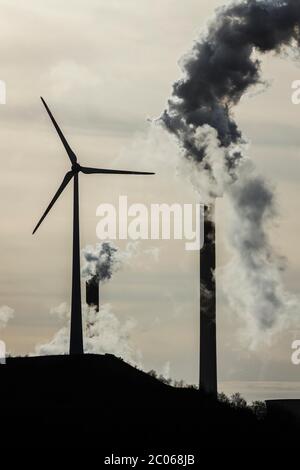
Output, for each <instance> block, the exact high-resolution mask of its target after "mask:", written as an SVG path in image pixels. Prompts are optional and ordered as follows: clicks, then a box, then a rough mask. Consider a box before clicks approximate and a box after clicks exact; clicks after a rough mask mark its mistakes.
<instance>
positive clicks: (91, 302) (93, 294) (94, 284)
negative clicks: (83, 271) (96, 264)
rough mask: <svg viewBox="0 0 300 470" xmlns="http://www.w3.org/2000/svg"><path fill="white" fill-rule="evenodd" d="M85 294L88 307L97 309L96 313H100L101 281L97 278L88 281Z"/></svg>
mask: <svg viewBox="0 0 300 470" xmlns="http://www.w3.org/2000/svg"><path fill="white" fill-rule="evenodd" d="M85 294H86V303H87V305H88V306H89V307H94V308H96V312H99V279H98V277H97V276H94V277H93V278H92V279H89V280H88V281H86V283H85Z"/></svg>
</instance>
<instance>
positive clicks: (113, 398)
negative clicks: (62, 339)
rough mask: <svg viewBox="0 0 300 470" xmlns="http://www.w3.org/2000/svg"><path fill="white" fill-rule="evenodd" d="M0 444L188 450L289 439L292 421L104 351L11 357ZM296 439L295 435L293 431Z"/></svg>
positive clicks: (0, 395)
mask: <svg viewBox="0 0 300 470" xmlns="http://www.w3.org/2000/svg"><path fill="white" fill-rule="evenodd" d="M0 383H1V387H0V399H1V407H0V422H1V432H0V439H1V444H2V446H20V445H22V446H26V447H51V448H53V447H67V446H70V445H71V446H80V447H82V446H93V447H97V448H98V450H99V452H102V453H105V452H106V453H109V452H114V453H117V452H119V453H121V454H122V451H123V452H126V454H127V455H130V450H131V451H133V450H136V449H139V451H140V452H141V451H144V452H145V453H147V452H148V451H149V452H150V451H154V450H155V451H156V452H157V451H159V450H160V451H162V452H164V453H167V452H169V451H172V450H173V451H176V453H177V454H178V453H180V452H189V453H192V452H196V451H197V450H199V449H203V448H208V447H247V446H250V447H252V448H253V447H260V446H261V447H265V446H266V445H278V444H280V445H284V444H290V443H291V439H292V437H293V435H294V432H295V429H296V424H295V423H294V422H293V420H292V419H291V418H290V417H287V416H286V415H285V416H284V425H285V426H284V429H283V428H282V426H281V423H282V422H283V421H282V418H281V417H280V416H279V415H278V416H277V417H276V416H275V415H274V416H272V417H267V419H266V420H262V421H258V420H257V419H256V417H255V416H254V415H253V413H252V412H251V411H249V410H248V409H234V408H233V407H231V406H229V405H228V404H224V403H220V402H217V401H215V400H214V399H212V398H210V397H208V396H205V395H204V394H202V393H201V392H199V391H198V390H194V389H184V388H174V387H171V386H168V385H165V384H163V383H162V382H160V381H158V380H157V379H155V378H153V377H151V376H150V375H148V374H146V373H144V372H142V371H140V370H137V369H135V368H134V367H132V366H130V365H128V364H127V363H125V362H124V361H122V360H120V359H117V358H116V357H114V356H112V355H108V354H106V355H103V356H101V355H88V354H86V355H84V356H47V357H26V358H11V359H8V360H7V364H6V365H3V366H0ZM295 438H296V437H295Z"/></svg>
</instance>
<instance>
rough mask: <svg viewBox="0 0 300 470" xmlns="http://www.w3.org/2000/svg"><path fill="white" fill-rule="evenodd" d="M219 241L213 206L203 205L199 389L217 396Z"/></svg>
mask: <svg viewBox="0 0 300 470" xmlns="http://www.w3.org/2000/svg"><path fill="white" fill-rule="evenodd" d="M215 267H216V239H215V220H214V206H213V205H210V206H204V243H203V247H202V249H201V250H200V383H199V387H200V390H203V391H204V392H206V393H209V394H210V395H213V396H217V343H216V281H215Z"/></svg>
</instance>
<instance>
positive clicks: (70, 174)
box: [32, 171, 74, 235]
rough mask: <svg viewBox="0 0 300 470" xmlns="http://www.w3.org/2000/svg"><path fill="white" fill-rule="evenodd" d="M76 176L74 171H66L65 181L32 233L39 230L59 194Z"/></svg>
mask: <svg viewBox="0 0 300 470" xmlns="http://www.w3.org/2000/svg"><path fill="white" fill-rule="evenodd" d="M73 176H74V173H73V171H69V172H68V173H66V175H65V177H64V179H63V182H62V183H61V185H60V187H59V188H58V190H57V191H56V193H55V196H54V197H53V199H52V201H51V202H50V204H49V206H48V207H47V209H46V210H45V212H44V214H43V215H42V217H41V219H40V220H39V222H38V224H37V225H36V227H35V229H34V231H33V232H32V235H33V234H34V233H35V232H36V231H37V229H38V228H39V226H40V225H41V223H42V222H43V220H44V218H45V217H46V215H47V214H48V212H49V211H50V209H51V208H52V206H53V205H54V204H55V202H56V201H57V199H58V198H59V196H60V195H61V193H62V192H63V190H64V189H65V187H66V186H67V185H68V183H69V182H70V181H71V179H72V178H73Z"/></svg>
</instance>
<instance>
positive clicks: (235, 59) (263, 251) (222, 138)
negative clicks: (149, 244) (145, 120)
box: [160, 0, 300, 336]
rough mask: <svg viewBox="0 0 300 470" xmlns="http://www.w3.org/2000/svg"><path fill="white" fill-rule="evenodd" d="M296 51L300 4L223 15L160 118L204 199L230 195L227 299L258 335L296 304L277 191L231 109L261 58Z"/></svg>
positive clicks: (238, 8) (255, 76)
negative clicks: (276, 223) (274, 237)
mask: <svg viewBox="0 0 300 470" xmlns="http://www.w3.org/2000/svg"><path fill="white" fill-rule="evenodd" d="M299 45H300V2H299V0H246V1H242V2H234V3H232V4H230V5H229V6H224V7H222V8H220V9H218V10H217V12H216V16H215V18H214V19H213V20H212V21H211V22H210V23H209V25H208V29H207V33H206V34H205V35H204V36H202V37H201V38H200V39H199V40H198V41H196V43H195V44H194V47H193V48H192V50H191V52H190V53H189V54H187V55H186V56H185V57H184V58H183V59H182V61H181V67H182V70H183V74H184V76H183V78H181V79H180V80H178V81H177V82H176V83H174V85H173V94H172V97H171V98H170V99H169V101H168V108H167V109H166V110H165V111H164V113H163V115H162V116H161V118H160V121H161V122H162V123H163V125H164V127H165V128H166V129H167V130H168V131H169V132H170V133H171V134H173V135H175V136H176V138H177V139H178V140H179V142H180V145H181V148H182V152H183V154H184V156H185V158H186V162H187V164H188V165H189V167H190V169H191V170H193V174H192V176H191V179H192V182H193V183H194V184H195V186H196V188H197V190H198V191H199V192H200V194H201V197H202V199H203V200H204V201H205V202H207V203H208V202H213V201H214V199H215V198H216V197H218V196H222V195H223V194H225V195H226V196H227V197H228V199H229V201H230V203H231V209H232V210H231V217H230V220H228V222H230V223H228V225H230V231H229V236H228V240H229V244H230V247H231V248H232V250H234V257H233V259H234V261H233V263H232V264H231V266H229V267H228V268H229V269H228V270H227V273H226V277H225V279H226V280H227V297H228V300H229V302H230V305H231V306H232V307H233V308H235V310H238V311H239V313H242V314H243V316H244V319H246V320H247V323H248V325H251V332H252V335H253V336H256V334H258V333H260V332H262V331H263V332H269V331H273V330H276V328H277V327H279V325H280V323H281V319H282V315H283V313H286V312H288V311H290V308H291V306H294V305H295V303H294V301H293V299H291V297H290V296H289V295H288V294H287V293H286V292H285V291H284V288H283V286H282V283H281V269H282V263H281V260H280V258H279V257H278V256H276V254H275V253H274V251H273V249H272V247H271V245H270V242H269V238H268V235H267V228H268V224H270V222H271V220H272V218H273V216H274V214H275V212H276V211H275V205H274V195H273V191H272V189H271V188H270V186H269V184H268V183H267V182H266V181H265V180H264V179H263V178H262V177H261V176H259V175H257V173H256V171H255V168H254V165H253V164H251V163H250V161H249V160H248V158H247V156H246V146H245V144H246V141H245V139H244V138H243V135H242V132H241V130H240V129H239V127H238V125H237V123H236V122H235V120H234V116H233V112H232V110H233V107H234V106H236V105H237V104H238V103H239V101H240V100H241V98H242V96H243V95H244V94H245V93H246V92H248V91H249V89H250V88H251V87H254V86H255V85H258V84H261V83H263V80H262V78H261V63H260V60H259V56H260V54H261V55H263V54H265V53H267V52H270V51H273V52H274V53H276V54H280V53H283V52H286V51H289V52H290V53H292V54H293V55H295V56H297V55H298V51H299ZM232 183H234V184H232ZM237 279H238V280H239V281H238V282H237Z"/></svg>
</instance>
